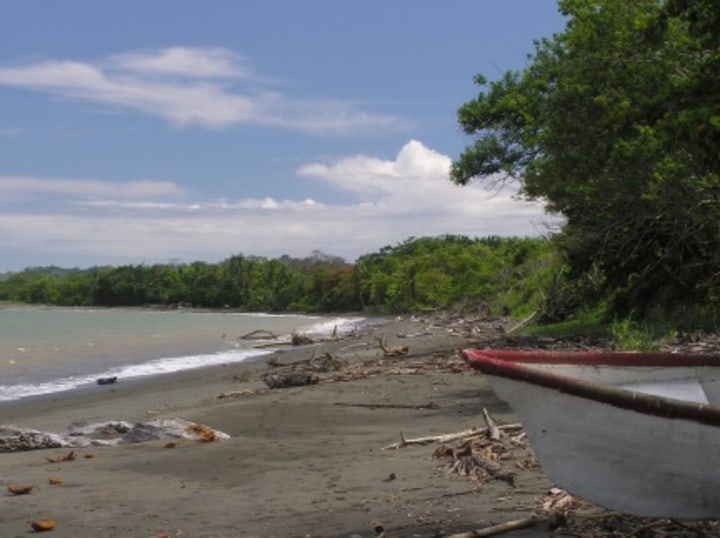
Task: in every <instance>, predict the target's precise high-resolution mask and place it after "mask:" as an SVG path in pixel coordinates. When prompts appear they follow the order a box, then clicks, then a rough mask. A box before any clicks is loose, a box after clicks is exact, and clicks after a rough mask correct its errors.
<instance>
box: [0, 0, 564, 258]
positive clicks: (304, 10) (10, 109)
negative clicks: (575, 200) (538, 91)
mask: <svg viewBox="0 0 720 538" xmlns="http://www.w3.org/2000/svg"><path fill="white" fill-rule="evenodd" d="M563 26H564V22H563V19H562V18H561V16H560V15H559V13H558V12H557V7H556V3H555V2H554V1H552V0H452V1H449V2H438V1H430V0H363V1H362V2H350V1H343V0H316V1H310V0H285V1H279V0H242V1H240V0H208V1H204V2H200V1H192V2H191V1H185V0H174V1H171V0H156V1H152V2H149V1H145V0H143V1H139V0H123V1H115V2H110V1H108V2H98V1H96V0H63V1H62V2H43V1H40V0H23V1H22V2H19V1H18V2H4V3H3V4H2V6H1V7H0V35H2V47H0V251H1V252H2V256H0V271H4V270H17V269H21V268H24V267H28V266H37V265H50V264H55V265H60V266H63V267H89V266H92V265H97V264H113V265H118V264H125V263H133V264H134V263H155V262H161V263H164V262H169V261H181V262H189V261H194V260H204V261H209V262H215V261H219V260H222V259H224V258H226V257H228V256H230V255H233V254H239V253H241V254H245V255H261V256H268V257H276V256H280V255H283V254H289V255H291V256H298V257H303V256H307V255H309V254H310V253H311V252H312V251H314V250H321V251H323V252H325V253H328V254H332V255H337V256H342V257H344V258H346V259H347V260H348V261H353V260H354V259H355V258H357V256H359V255H361V254H365V253H369V252H373V251H375V250H377V249H379V248H381V247H383V246H385V245H389V244H396V243H399V242H401V241H403V240H404V239H406V238H408V237H410V236H416V237H419V236H425V235H438V234H445V233H452V234H464V235H469V236H485V235H490V234H494V235H520V236H528V235H539V234H542V233H544V232H545V231H546V226H547V224H548V222H549V217H548V216H547V215H545V214H544V212H543V210H542V206H541V205H540V204H537V203H527V202H520V201H517V200H515V199H514V197H513V192H512V190H511V189H505V190H502V191H500V192H498V191H496V190H485V189H483V188H482V187H481V186H480V185H479V184H474V185H472V186H470V187H464V188H459V187H455V186H454V185H452V184H451V183H450V181H449V180H448V179H447V171H448V167H449V165H450V163H451V161H452V159H455V158H456V157H457V156H458V155H459V154H460V152H461V151H462V150H463V148H464V147H465V145H467V144H468V143H469V142H470V139H468V138H467V137H466V136H464V135H463V134H462V132H461V131H460V129H459V127H458V126H457V122H456V111H457V108H458V107H459V106H460V105H461V104H462V103H463V102H465V101H467V100H468V99H470V98H472V97H473V95H474V94H475V93H476V87H475V86H474V85H473V82H472V81H473V76H474V75H475V74H477V73H483V74H484V75H486V76H487V77H488V78H491V79H492V78H495V77H498V76H500V75H501V74H502V73H503V72H504V71H505V70H508V69H522V68H523V67H525V66H526V65H527V54H528V53H531V52H532V50H533V45H532V43H533V40H534V39H537V38H542V37H549V36H551V35H552V34H553V33H556V32H559V31H561V30H562V29H563Z"/></svg>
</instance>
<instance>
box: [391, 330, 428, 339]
mask: <svg viewBox="0 0 720 538" xmlns="http://www.w3.org/2000/svg"><path fill="white" fill-rule="evenodd" d="M432 334H433V333H432V332H431V331H423V332H420V333H408V334H405V333H397V337H398V338H420V337H421V336H432Z"/></svg>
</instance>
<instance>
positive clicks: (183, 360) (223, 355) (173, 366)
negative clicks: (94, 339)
mask: <svg viewBox="0 0 720 538" xmlns="http://www.w3.org/2000/svg"><path fill="white" fill-rule="evenodd" d="M267 353H270V351H268V350H257V349H238V350H232V351H223V352H218V353H212V354H205V355H190V356H186V357H170V358H164V359H154V360H151V361H148V362H144V363H140V364H129V365H126V366H120V367H117V368H112V369H110V370H105V371H104V372H98V373H93V374H88V375H79V376H69V377H64V378H61V379H53V380H52V381H46V382H43V383H37V384H30V383H22V384H19V385H0V402H3V401H5V402H7V401H11V400H18V399H20V398H27V397H30V396H40V395H43V394H53V393H56V392H64V391H68V390H72V389H77V388H80V387H84V386H87V385H95V384H96V383H97V379H98V378H101V377H115V376H117V378H118V380H119V381H118V382H121V381H122V380H123V379H133V378H138V377H147V376H152V375H160V374H169V373H173V372H180V371H183V370H192V369H195V368H203V367H205V366H215V365H218V364H230V363H237V362H242V361H244V360H247V359H249V358H251V357H258V356H260V355H265V354H267Z"/></svg>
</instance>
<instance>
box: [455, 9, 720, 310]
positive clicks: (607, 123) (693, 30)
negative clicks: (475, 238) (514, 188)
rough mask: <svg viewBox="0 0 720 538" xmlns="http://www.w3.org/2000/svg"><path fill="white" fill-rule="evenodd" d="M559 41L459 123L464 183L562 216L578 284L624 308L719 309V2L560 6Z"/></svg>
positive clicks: (496, 86)
mask: <svg viewBox="0 0 720 538" xmlns="http://www.w3.org/2000/svg"><path fill="white" fill-rule="evenodd" d="M559 9H560V11H561V13H562V14H563V15H565V16H566V17H567V24H566V27H565V29H564V31H563V32H561V33H559V34H556V35H554V36H552V37H551V38H546V39H542V40H540V41H537V42H536V43H535V50H534V54H531V55H530V56H529V65H528V67H527V68H525V69H524V70H522V71H509V72H507V73H505V74H504V75H503V76H502V77H500V78H499V79H498V80H495V81H493V82H488V80H487V79H486V78H485V77H483V76H482V75H477V76H476V78H475V82H476V83H477V85H478V86H480V88H481V91H480V93H479V94H478V95H477V97H475V98H474V99H471V100H470V101H468V102H467V103H465V104H463V105H462V106H461V107H460V109H459V111H458V121H459V123H460V125H461V126H462V128H463V130H464V131H465V133H466V134H468V135H472V136H473V137H474V143H472V144H471V145H469V146H468V147H467V148H466V149H465V150H464V152H462V154H461V155H460V157H459V158H458V159H457V160H456V161H455V162H454V164H453V167H452V172H451V175H452V179H453V180H454V181H455V182H456V183H458V184H466V183H468V182H470V181H474V180H480V181H488V180H492V181H497V177H498V175H500V177H502V178H504V180H505V181H517V182H519V184H520V188H521V193H522V194H523V195H525V196H526V197H528V198H531V199H540V200H544V201H545V202H546V203H547V208H548V209H549V210H550V211H552V212H556V213H559V214H561V215H562V216H563V217H564V225H563V228H562V231H561V233H559V234H558V236H557V240H558V245H559V246H560V248H561V250H562V253H563V257H564V260H565V262H566V264H567V267H568V269H569V274H570V275H571V277H573V278H577V279H579V278H583V277H587V275H590V274H592V275H594V278H595V282H596V283H597V284H599V285H601V286H602V287H603V288H604V289H605V291H606V292H608V293H610V294H612V296H613V300H614V306H615V308H616V309H617V310H620V311H622V310H624V311H626V312H627V311H630V310H635V311H642V310H643V309H645V308H646V307H647V306H649V305H652V304H663V305H665V306H668V305H671V304H675V303H677V302H678V301H680V302H690V301H704V302H707V301H710V302H712V301H716V300H717V299H718V290H719V289H720V271H719V270H718V267H720V32H718V31H717V28H720V3H718V2H717V1H716V0H666V1H664V2H663V1H659V0H634V1H632V2H627V1H626V0H561V1H560V2H559Z"/></svg>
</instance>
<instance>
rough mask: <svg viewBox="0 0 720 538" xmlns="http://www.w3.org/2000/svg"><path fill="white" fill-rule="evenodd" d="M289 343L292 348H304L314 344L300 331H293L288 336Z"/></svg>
mask: <svg viewBox="0 0 720 538" xmlns="http://www.w3.org/2000/svg"><path fill="white" fill-rule="evenodd" d="M290 342H291V343H292V345H294V346H304V345H307V344H312V343H314V342H315V340H313V339H312V338H310V337H309V336H308V335H307V334H305V333H302V332H300V331H293V332H292V334H291V335H290Z"/></svg>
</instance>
